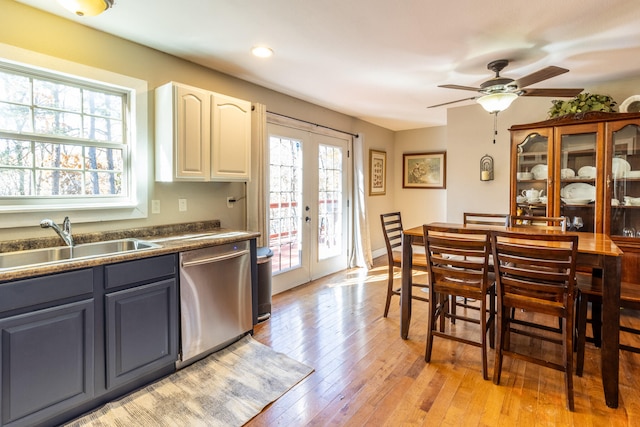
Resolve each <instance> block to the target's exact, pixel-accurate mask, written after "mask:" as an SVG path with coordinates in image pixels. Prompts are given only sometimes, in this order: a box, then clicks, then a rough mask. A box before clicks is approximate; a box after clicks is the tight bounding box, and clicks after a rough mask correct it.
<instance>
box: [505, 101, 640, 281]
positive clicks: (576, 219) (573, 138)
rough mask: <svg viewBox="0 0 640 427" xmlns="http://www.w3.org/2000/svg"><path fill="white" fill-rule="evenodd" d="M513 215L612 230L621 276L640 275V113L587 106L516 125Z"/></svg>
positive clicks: (628, 278)
mask: <svg viewBox="0 0 640 427" xmlns="http://www.w3.org/2000/svg"><path fill="white" fill-rule="evenodd" d="M510 132H511V193H510V194H511V203H510V213H511V214H512V215H517V214H520V215H534V216H566V217H568V219H569V221H568V224H569V225H570V226H571V229H572V230H579V231H587V232H589V231H593V232H601V233H606V234H609V235H610V236H611V237H612V239H613V240H614V241H615V242H616V244H617V245H618V246H619V247H620V249H622V250H623V251H624V257H623V262H622V280H623V281H627V282H635V283H640V113H601V112H589V113H581V114H576V115H571V116H565V117H559V118H556V119H550V120H546V121H543V122H537V123H529V124H523V125H514V126H512V127H511V129H510Z"/></svg>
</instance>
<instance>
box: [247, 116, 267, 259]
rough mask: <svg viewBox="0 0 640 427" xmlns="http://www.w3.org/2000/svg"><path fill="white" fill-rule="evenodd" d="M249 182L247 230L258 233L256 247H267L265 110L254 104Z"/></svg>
mask: <svg viewBox="0 0 640 427" xmlns="http://www.w3.org/2000/svg"><path fill="white" fill-rule="evenodd" d="M251 141H252V142H251V182H249V184H248V185H247V187H248V188H247V212H251V215H247V217H248V218H247V229H249V230H252V231H259V232H260V234H261V235H260V237H259V238H258V239H257V244H258V247H261V246H268V245H269V239H268V230H269V227H268V225H267V212H266V210H267V200H266V197H268V191H269V189H268V188H267V183H266V167H267V165H266V147H267V108H266V106H265V105H263V104H254V105H253V113H252V115H251Z"/></svg>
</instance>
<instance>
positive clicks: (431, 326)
mask: <svg viewBox="0 0 640 427" xmlns="http://www.w3.org/2000/svg"><path fill="white" fill-rule="evenodd" d="M438 304H439V301H438V295H437V294H436V293H435V292H434V291H433V287H432V286H429V317H428V318H427V346H426V349H425V352H424V361H425V362H427V363H429V362H430V361H431V350H432V349H433V331H435V329H436V320H437V317H438V315H437V313H438Z"/></svg>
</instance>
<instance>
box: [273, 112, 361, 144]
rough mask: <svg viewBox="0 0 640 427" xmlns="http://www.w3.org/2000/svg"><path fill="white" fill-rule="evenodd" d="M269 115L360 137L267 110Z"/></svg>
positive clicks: (352, 134)
mask: <svg viewBox="0 0 640 427" xmlns="http://www.w3.org/2000/svg"><path fill="white" fill-rule="evenodd" d="M267 113H269V114H275V115H276V116H280V117H284V118H286V119H291V120H297V121H299V122H302V123H306V124H308V125H312V126H318V127H321V128H325V129H329V130H333V131H336V132H340V133H346V134H347V135H351V136H353V137H356V138H357V137H358V134H357V133H351V132H347V131H344V130H340V129H336V128H332V127H329V126H325V125H319V124H318V123H313V122H309V121H307V120H302V119H296V118H295V117H291V116H285V115H284V114H280V113H274V112H273V111H269V110H267Z"/></svg>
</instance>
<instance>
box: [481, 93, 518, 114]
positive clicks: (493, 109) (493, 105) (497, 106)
mask: <svg viewBox="0 0 640 427" xmlns="http://www.w3.org/2000/svg"><path fill="white" fill-rule="evenodd" d="M517 97H518V95H517V94H515V93H513V92H506V93H490V94H488V95H484V96H481V97H480V98H478V100H477V102H478V104H480V105H482V108H484V109H485V110H487V111H488V112H489V113H499V112H500V111H504V110H506V109H507V108H509V106H510V105H511V103H512V102H513V101H514V100H515V99H516V98H517Z"/></svg>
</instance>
